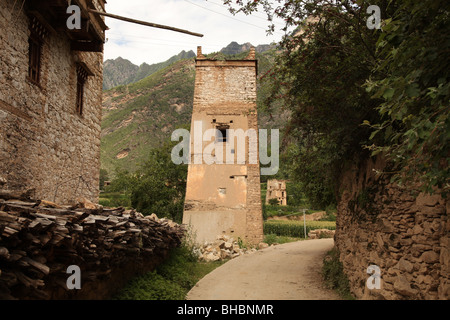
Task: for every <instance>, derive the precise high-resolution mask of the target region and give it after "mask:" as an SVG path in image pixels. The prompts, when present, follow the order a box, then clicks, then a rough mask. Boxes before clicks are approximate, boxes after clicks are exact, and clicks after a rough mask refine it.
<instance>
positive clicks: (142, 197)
mask: <svg viewBox="0 0 450 320" xmlns="http://www.w3.org/2000/svg"><path fill="white" fill-rule="evenodd" d="M173 146H174V143H170V144H169V143H167V144H165V145H163V146H162V147H160V148H156V149H153V150H151V152H150V157H149V159H148V160H147V161H146V162H145V163H144V164H143V165H142V166H141V167H140V168H139V169H138V170H137V172H136V174H135V175H136V177H138V178H137V179H136V182H135V184H134V186H133V187H132V191H131V204H132V206H133V207H134V208H136V210H138V211H139V212H141V213H142V214H144V215H149V214H152V213H156V214H157V215H158V216H159V217H161V216H162V217H168V218H170V219H172V220H174V221H176V222H179V223H181V220H182V215H183V205H184V196H185V193H186V178H187V165H184V164H182V165H176V164H174V163H173V162H172V159H171V150H172V148H173Z"/></svg>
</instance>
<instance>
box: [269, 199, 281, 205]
mask: <svg viewBox="0 0 450 320" xmlns="http://www.w3.org/2000/svg"><path fill="white" fill-rule="evenodd" d="M269 204H270V205H271V206H277V205H279V204H280V202H279V201H278V199H275V198H273V199H269Z"/></svg>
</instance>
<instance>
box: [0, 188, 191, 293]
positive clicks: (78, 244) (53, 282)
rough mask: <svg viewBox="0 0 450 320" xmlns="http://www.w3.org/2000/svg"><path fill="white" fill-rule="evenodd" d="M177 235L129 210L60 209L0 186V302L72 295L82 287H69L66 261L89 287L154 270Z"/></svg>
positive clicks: (174, 227)
mask: <svg viewBox="0 0 450 320" xmlns="http://www.w3.org/2000/svg"><path fill="white" fill-rule="evenodd" d="M183 235H184V229H183V228H182V226H180V225H178V224H176V223H173V222H172V221H170V220H166V219H158V218H157V217H155V215H152V216H151V217H144V216H143V215H142V214H140V213H139V212H136V211H135V210H125V209H124V208H103V207H101V206H99V205H95V204H93V203H89V202H79V203H77V204H75V205H72V206H61V205H57V204H55V203H51V202H48V201H39V200H37V201H35V200H30V199H27V198H26V197H23V196H22V197H20V196H14V195H13V194H11V193H9V192H1V191H0V299H60V298H62V299H66V298H72V297H76V294H78V293H79V291H82V290H70V288H68V287H67V279H68V277H69V276H70V274H68V270H67V268H68V267H69V266H71V265H75V266H78V267H79V268H80V270H81V272H80V273H81V279H82V280H81V282H82V286H84V287H85V288H86V287H88V288H90V290H94V291H95V288H96V285H95V283H96V282H103V283H105V282H108V281H110V282H111V281H115V280H114V279H118V278H119V279H123V278H126V277H127V275H126V274H125V272H128V271H129V270H134V271H137V270H141V269H142V270H145V266H146V265H151V266H153V267H154V266H155V264H157V263H160V262H161V261H162V260H163V259H164V258H165V257H166V256H167V254H168V252H169V251H170V250H171V249H172V248H174V247H177V246H179V245H180V243H181V241H182V237H183ZM121 272H122V273H123V274H122V275H121V274H120V273H121ZM113 274H116V276H112V275H113ZM117 274H119V277H117ZM89 283H91V285H88V286H86V284H89ZM92 284H94V285H92ZM103 287H104V285H103ZM106 287H108V286H106ZM93 288H94V289H93ZM82 289H83V288H82ZM86 290H87V289H86ZM86 290H85V291H86ZM94 294H95V293H94ZM101 295H103V294H101V293H98V295H97V296H96V297H100V296H101ZM84 296H89V295H84ZM91 296H92V294H91ZM81 297H83V295H82V296H81Z"/></svg>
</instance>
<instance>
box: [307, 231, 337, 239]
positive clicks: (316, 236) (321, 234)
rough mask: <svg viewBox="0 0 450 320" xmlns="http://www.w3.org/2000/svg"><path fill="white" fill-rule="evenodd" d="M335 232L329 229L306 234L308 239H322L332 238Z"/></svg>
mask: <svg viewBox="0 0 450 320" xmlns="http://www.w3.org/2000/svg"><path fill="white" fill-rule="evenodd" d="M335 232H336V231H335V230H329V229H314V230H311V231H310V232H308V238H309V239H322V238H333V237H334V234H335Z"/></svg>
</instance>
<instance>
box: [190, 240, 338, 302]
mask: <svg viewBox="0 0 450 320" xmlns="http://www.w3.org/2000/svg"><path fill="white" fill-rule="evenodd" d="M332 247H333V239H317V240H306V241H298V242H291V243H286V244H282V245H277V246H272V247H269V248H266V249H263V250H259V251H258V252H256V253H253V254H249V255H244V256H240V257H237V258H235V259H233V260H230V261H228V262H226V263H225V264H223V265H222V266H220V267H219V268H217V269H215V270H214V271H212V272H211V273H209V274H208V275H206V276H205V277H204V278H203V279H201V280H200V281H199V282H198V283H197V284H196V285H195V287H194V288H192V290H191V291H190V292H189V293H188V295H187V299H188V300H200V299H201V300H305V299H308V300H336V299H339V296H338V295H337V294H336V293H334V292H333V291H331V290H329V289H326V288H325V286H324V284H323V282H322V276H321V274H320V272H321V268H322V260H323V257H324V256H325V253H326V252H327V251H328V250H330V249H331V248H332Z"/></svg>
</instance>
